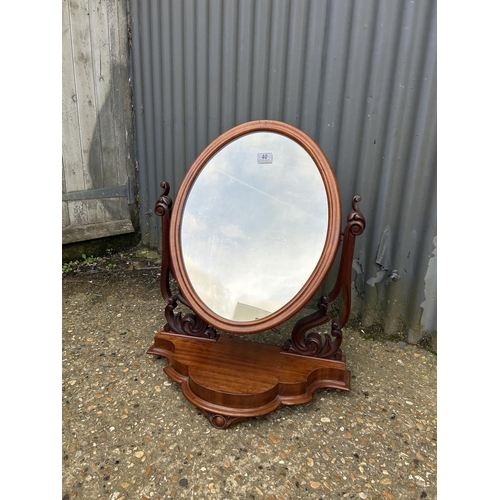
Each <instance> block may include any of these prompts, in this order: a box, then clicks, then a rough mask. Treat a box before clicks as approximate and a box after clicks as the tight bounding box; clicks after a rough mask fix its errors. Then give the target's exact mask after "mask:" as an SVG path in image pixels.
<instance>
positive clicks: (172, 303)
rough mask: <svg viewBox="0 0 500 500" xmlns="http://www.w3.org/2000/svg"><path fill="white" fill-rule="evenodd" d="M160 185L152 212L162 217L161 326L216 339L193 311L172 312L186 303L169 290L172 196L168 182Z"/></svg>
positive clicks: (167, 329)
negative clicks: (169, 194)
mask: <svg viewBox="0 0 500 500" xmlns="http://www.w3.org/2000/svg"><path fill="white" fill-rule="evenodd" d="M160 187H161V188H162V189H163V193H162V194H161V195H160V197H159V198H158V201H157V202H156V204H155V208H154V212H155V214H156V215H158V216H159V217H161V218H162V224H161V231H162V240H161V244H162V258H161V278H160V279H161V282H160V288H161V295H162V297H163V300H165V302H166V304H167V305H166V307H165V318H166V320H167V323H166V325H165V326H164V327H163V328H164V330H165V331H166V332H175V333H178V334H181V335H188V336H191V337H201V338H206V339H212V340H216V339H217V338H218V336H219V335H218V334H217V331H216V330H215V328H214V327H212V326H210V325H208V323H206V322H205V321H204V320H202V319H201V318H199V317H198V316H196V314H194V313H193V312H191V313H187V314H185V315H183V314H182V312H177V313H174V309H175V308H176V307H177V305H178V302H181V303H182V304H184V305H185V306H187V305H188V304H187V303H186V301H185V300H184V299H183V298H182V296H181V295H180V294H176V295H172V292H171V290H170V282H169V281H170V273H171V265H170V245H169V240H168V236H169V228H170V214H171V211H172V198H170V196H168V193H169V192H170V185H169V184H168V182H162V183H161V184H160Z"/></svg>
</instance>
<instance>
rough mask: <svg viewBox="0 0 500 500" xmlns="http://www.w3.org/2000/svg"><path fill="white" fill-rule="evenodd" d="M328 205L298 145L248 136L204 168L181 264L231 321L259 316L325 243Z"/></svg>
mask: <svg viewBox="0 0 500 500" xmlns="http://www.w3.org/2000/svg"><path fill="white" fill-rule="evenodd" d="M327 225H328V205H327V197H326V192H325V187H324V184H323V180H322V178H321V174H320V172H319V170H318V168H317V166H316V164H315V163H314V161H313V159H312V158H311V157H310V156H309V154H308V153H307V152H306V150H305V149H304V148H302V146H300V145H299V144H298V143H297V142H295V141H294V140H293V139H290V138H289V137H286V136H284V135H281V134H278V133H275V132H267V131H257V132H252V133H247V134H245V135H243V136H241V137H239V138H237V139H235V140H233V141H232V142H230V143H228V144H226V145H225V146H224V147H223V148H222V149H220V150H219V151H218V152H217V153H216V154H215V155H213V156H212V158H211V159H210V160H209V161H208V162H207V163H206V165H205V166H204V167H203V168H202V169H201V171H200V173H199V175H198V177H197V179H196V180H195V182H194V183H193V184H192V186H191V189H190V191H189V194H188V197H187V200H186V203H185V207H184V211H183V214H182V219H181V231H180V236H181V249H182V258H183V263H184V266H185V269H186V272H187V275H188V277H189V280H190V282H191V285H192V287H193V289H194V290H195V292H196V294H197V295H198V296H199V298H200V299H201V300H202V301H203V302H204V303H205V304H206V305H207V306H208V307H209V308H210V309H211V310H212V311H213V312H215V313H216V314H218V315H219V316H221V317H223V318H226V319H229V320H233V321H252V320H256V319H260V318H263V317H265V316H267V315H269V314H271V313H273V312H275V311H277V310H278V309H280V308H282V307H283V306H284V305H285V304H287V303H288V302H289V301H290V300H291V299H292V298H293V297H294V296H295V295H296V294H297V292H299V290H300V289H301V288H302V287H303V286H304V284H305V283H306V281H307V280H308V279H309V277H310V275H311V273H312V272H313V270H314V268H315V267H316V265H317V263H318V261H319V259H320V257H321V254H322V251H323V248H324V245H325V239H326V234H327Z"/></svg>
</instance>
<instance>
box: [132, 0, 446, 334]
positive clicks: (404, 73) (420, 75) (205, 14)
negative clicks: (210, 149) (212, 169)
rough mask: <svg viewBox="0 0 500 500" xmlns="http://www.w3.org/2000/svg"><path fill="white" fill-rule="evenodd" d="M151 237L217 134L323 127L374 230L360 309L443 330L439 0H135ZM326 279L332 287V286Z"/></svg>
mask: <svg viewBox="0 0 500 500" xmlns="http://www.w3.org/2000/svg"><path fill="white" fill-rule="evenodd" d="M130 10H131V19H132V64H133V75H134V79H133V85H134V97H135V120H136V135H137V159H138V165H139V183H140V187H139V189H140V198H141V228H142V238H143V241H144V243H146V244H148V245H151V246H155V247H158V246H159V241H160V227H159V220H158V218H157V217H156V216H154V215H153V213H152V210H153V207H154V204H155V202H156V199H157V197H158V195H159V194H160V188H159V184H160V182H161V181H162V180H167V181H168V182H170V184H171V185H172V186H173V191H174V194H175V192H176V189H177V188H178V186H179V184H180V182H181V180H182V177H183V175H184V173H185V171H186V170H187V169H188V168H189V166H190V164H191V163H192V162H193V161H194V159H195V158H196V156H197V155H198V154H199V153H200V152H201V150H202V149H203V148H204V147H205V146H206V145H207V144H208V143H209V142H210V141H212V140H213V139H214V138H215V137H217V136H218V135H219V134H220V133H222V132H224V131H226V130H228V129H229V128H231V127H233V126H235V125H237V124H240V123H243V122H246V121H249V120H255V119H274V120H281V121H284V122H287V123H290V124H292V125H294V126H296V127H298V128H300V129H302V130H303V131H304V132H306V133H307V134H309V135H310V136H311V137H312V138H314V139H315V140H316V141H317V143H318V144H319V145H320V147H321V148H322V149H323V150H324V152H325V153H326V155H327V156H328V158H329V160H330V162H331V164H332V167H333V169H334V172H335V175H336V177H337V180H338V182H339V187H340V191H341V195H342V206H343V211H344V216H343V217H344V219H345V215H346V214H347V212H348V211H349V210H350V200H351V198H352V196H353V195H354V194H356V193H359V194H361V195H362V196H363V201H362V202H361V204H360V208H361V210H362V211H363V213H364V215H365V217H366V220H367V228H366V231H365V233H364V234H363V236H361V237H360V238H359V241H358V242H357V243H356V256H355V257H356V258H355V261H354V268H355V273H354V274H353V277H354V282H353V286H354V287H355V289H356V290H357V292H358V296H359V298H360V300H358V301H357V302H356V307H357V309H356V311H357V312H359V313H360V314H361V316H362V319H363V322H364V324H366V325H380V326H381V327H383V328H384V330H385V331H386V333H390V334H403V335H404V336H405V337H406V338H407V339H408V340H409V341H410V342H417V341H418V340H419V339H420V338H422V336H424V335H426V334H429V333H432V332H434V331H435V330H436V258H437V257H436V231H437V227H436V2H435V1H434V0H418V1H413V0H411V1H410V0H400V1H394V0H378V1H377V0H371V1H366V0H356V1H353V0H332V1H327V0H315V1H310V2H307V1H303V0H297V1H290V0H245V1H235V0H227V1H223V0H211V1H206V0H198V1H197V0H183V1H174V0H172V1H166V0H164V1H162V0H148V1H146V0H141V1H139V0H130ZM331 280H332V277H329V278H328V280H327V282H326V283H325V285H324V286H325V287H328V286H329V285H330V284H331Z"/></svg>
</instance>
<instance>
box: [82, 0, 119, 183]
mask: <svg viewBox="0 0 500 500" xmlns="http://www.w3.org/2000/svg"><path fill="white" fill-rule="evenodd" d="M89 21H90V35H91V36H90V45H91V52H92V70H93V74H94V94H95V107H96V111H97V123H96V127H95V132H94V139H93V141H92V144H91V155H90V158H91V164H90V169H91V173H92V171H93V169H94V165H93V164H92V160H93V158H94V154H92V151H93V150H94V149H95V148H98V147H100V149H101V150H100V160H101V164H100V167H101V172H102V187H109V186H116V185H118V175H117V168H118V165H117V155H116V137H115V130H114V127H115V125H114V120H113V108H114V103H113V94H112V92H111V85H112V71H111V59H110V48H109V34H108V14H107V8H106V2H104V1H102V2H101V1H99V0H89ZM97 134H99V139H100V140H99V141H98V140H96V139H97V137H96V135H97ZM95 153H96V155H97V152H95ZM97 166H98V165H95V167H96V168H97ZM99 187H101V186H99Z"/></svg>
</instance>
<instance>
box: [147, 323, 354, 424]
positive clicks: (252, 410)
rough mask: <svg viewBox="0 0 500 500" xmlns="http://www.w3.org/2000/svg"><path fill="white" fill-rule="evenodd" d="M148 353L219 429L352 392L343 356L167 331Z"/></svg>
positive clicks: (349, 374) (187, 397)
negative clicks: (324, 395) (321, 394)
mask: <svg viewBox="0 0 500 500" xmlns="http://www.w3.org/2000/svg"><path fill="white" fill-rule="evenodd" d="M147 352H148V354H155V355H157V356H162V357H165V358H167V359H168V361H169V363H168V365H167V366H166V367H165V369H164V371H165V373H166V374H167V375H168V376H169V377H170V378H171V379H172V380H174V381H175V382H178V383H180V384H181V388H182V392H183V394H184V396H185V397H186V399H187V400H188V401H190V402H191V403H193V404H194V405H195V406H197V407H198V408H199V409H200V410H201V411H202V412H203V414H204V415H205V416H206V417H207V418H208V420H209V421H210V423H211V424H212V425H213V426H214V427H216V428H219V429H224V428H227V427H229V426H230V425H232V424H234V423H236V422H241V421H243V420H246V419H248V418H251V417H257V416H260V415H265V414H266V413H270V412H271V411H273V410H275V409H276V408H278V407H279V406H281V405H282V404H283V405H296V404H302V403H306V402H308V401H310V400H311V399H312V396H313V393H314V392H315V391H316V390H317V389H321V388H325V387H329V388H334V389H340V390H344V391H348V390H349V389H350V382H351V373H350V371H349V370H346V367H345V356H344V357H343V359H342V360H341V361H333V360H328V359H320V358H314V357H307V356H301V355H295V354H288V353H284V352H281V347H279V346H274V345H269V344H261V343H257V342H251V341H247V340H240V339H234V338H228V337H222V336H221V337H219V338H218V339H217V340H210V339H198V338H190V337H187V336H184V335H177V334H175V333H171V332H165V331H161V332H159V333H158V334H157V335H156V336H155V341H154V344H153V345H152V346H151V347H150V348H149V349H148V351H147Z"/></svg>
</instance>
